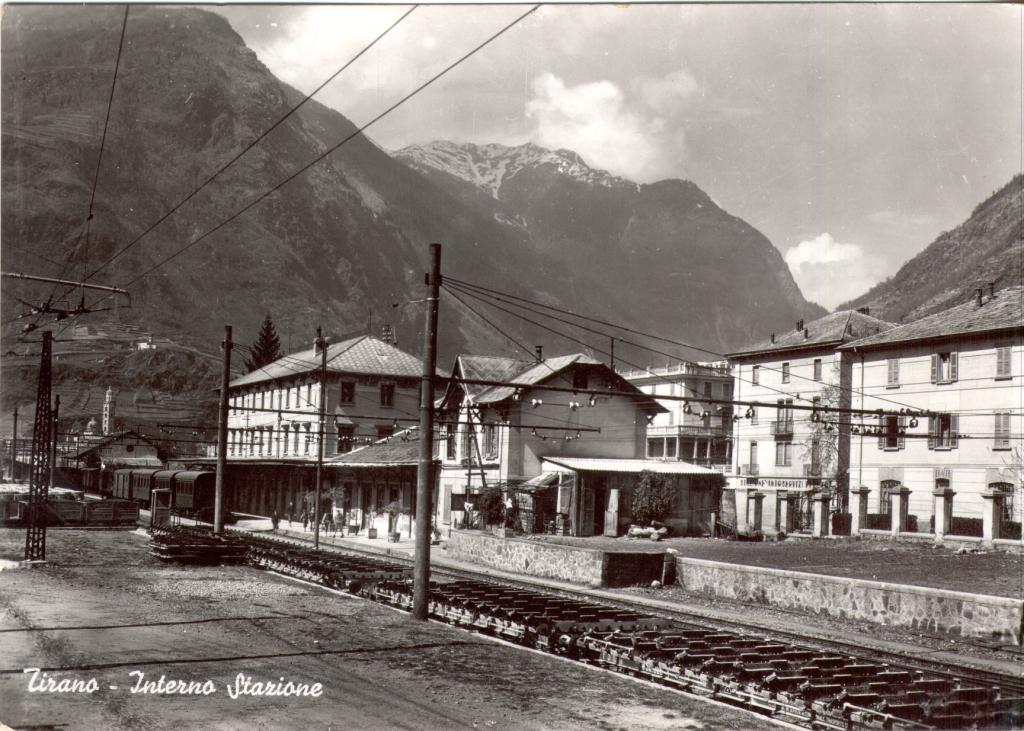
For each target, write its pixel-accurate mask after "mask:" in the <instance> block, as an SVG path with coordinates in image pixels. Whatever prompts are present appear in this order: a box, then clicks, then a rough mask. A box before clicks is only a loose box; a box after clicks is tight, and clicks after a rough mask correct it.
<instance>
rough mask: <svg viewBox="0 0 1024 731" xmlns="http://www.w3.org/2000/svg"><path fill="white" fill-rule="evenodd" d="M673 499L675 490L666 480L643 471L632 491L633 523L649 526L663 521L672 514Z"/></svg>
mask: <svg viewBox="0 0 1024 731" xmlns="http://www.w3.org/2000/svg"><path fill="white" fill-rule="evenodd" d="M675 497H676V495H675V489H674V488H673V486H672V483H671V482H669V480H668V479H666V478H665V477H664V476H663V475H659V474H657V473H656V472H651V471H650V470H644V471H643V472H641V473H640V481H639V482H638V483H637V486H636V487H635V488H634V490H633V502H632V509H633V521H634V522H635V523H637V524H638V525H649V524H650V523H651V522H653V521H655V520H664V519H665V518H667V517H668V515H669V513H671V512H672V505H673V503H674V502H675Z"/></svg>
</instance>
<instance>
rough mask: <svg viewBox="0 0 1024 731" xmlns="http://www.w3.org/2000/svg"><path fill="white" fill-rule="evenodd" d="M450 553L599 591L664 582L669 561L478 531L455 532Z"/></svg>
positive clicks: (655, 555) (651, 555)
mask: <svg viewBox="0 0 1024 731" xmlns="http://www.w3.org/2000/svg"><path fill="white" fill-rule="evenodd" d="M446 553H447V555H448V556H450V557H451V558H453V559H456V560H459V561H467V562H469V563H475V564H480V565H483V566H490V567H491V568H496V569H500V570H502V571H509V572H513V573H517V574H525V575H527V576H539V577H542V578H546V579H558V580H561V581H570V582H572V583H575V584H585V585H587V586H595V587H596V586H630V585H633V584H649V583H650V582H651V581H652V580H653V579H660V578H661V570H662V564H663V562H664V559H663V556H662V554H661V553H620V552H615V553H606V552H605V551H601V550H598V549H593V548H578V547H576V546H567V545H562V544H556V543H545V542H543V541H531V540H525V539H522V538H498V537H497V536H494V535H491V534H490V533H481V532H479V531H473V530H452V532H451V536H449V538H448V544H447V548H446Z"/></svg>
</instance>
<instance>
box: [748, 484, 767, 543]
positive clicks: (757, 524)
mask: <svg viewBox="0 0 1024 731" xmlns="http://www.w3.org/2000/svg"><path fill="white" fill-rule="evenodd" d="M748 499H750V500H753V501H754V516H753V518H752V519H751V520H749V521H748V523H749V526H748V527H749V528H750V532H751V533H757V532H759V531H761V530H762V528H761V521H762V518H763V516H764V493H763V492H761V491H760V490H755V491H754V492H752V493H750V495H749V498H748ZM748 509H749V508H748Z"/></svg>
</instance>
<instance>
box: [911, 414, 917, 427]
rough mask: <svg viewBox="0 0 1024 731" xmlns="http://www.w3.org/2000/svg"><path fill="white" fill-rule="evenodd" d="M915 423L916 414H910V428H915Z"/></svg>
mask: <svg viewBox="0 0 1024 731" xmlns="http://www.w3.org/2000/svg"><path fill="white" fill-rule="evenodd" d="M917 423H918V422H917V417H916V416H911V417H910V428H911V429H916V428H917Z"/></svg>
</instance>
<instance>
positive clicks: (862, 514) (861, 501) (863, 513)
mask: <svg viewBox="0 0 1024 731" xmlns="http://www.w3.org/2000/svg"><path fill="white" fill-rule="evenodd" d="M870 495H871V488H870V487H867V486H866V485H861V486H860V487H854V488H852V489H851V490H850V501H851V503H852V504H851V505H850V535H851V536H859V535H860V531H861V529H862V528H864V527H865V524H866V523H867V522H868V497H869V496H870Z"/></svg>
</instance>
